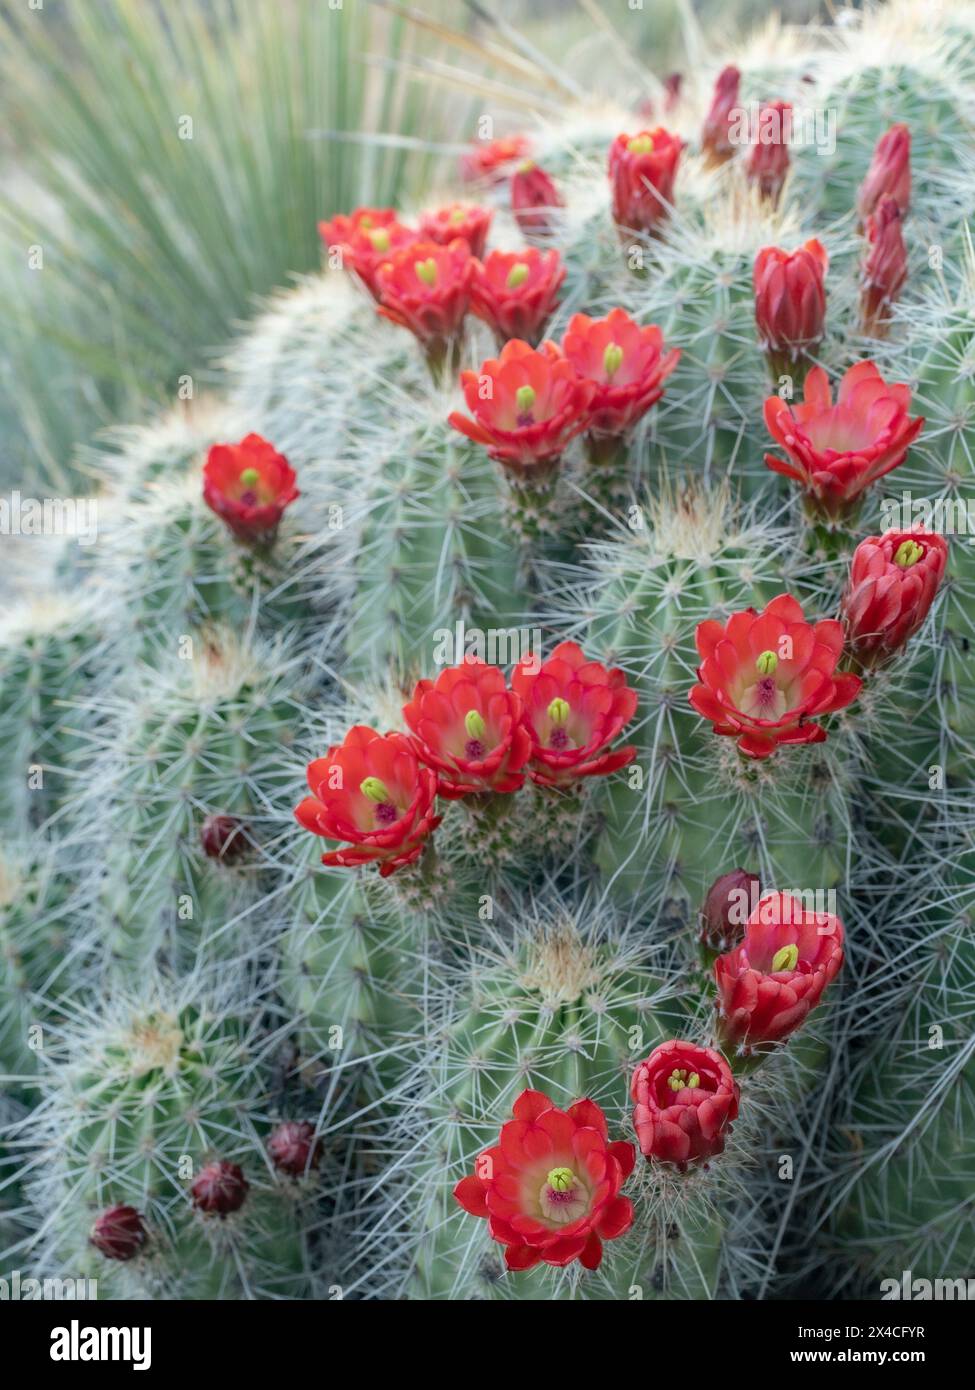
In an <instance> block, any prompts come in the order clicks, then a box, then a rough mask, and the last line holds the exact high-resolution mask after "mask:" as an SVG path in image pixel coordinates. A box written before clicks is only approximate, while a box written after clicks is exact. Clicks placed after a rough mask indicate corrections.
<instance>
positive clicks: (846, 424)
mask: <svg viewBox="0 0 975 1390" xmlns="http://www.w3.org/2000/svg"><path fill="white" fill-rule="evenodd" d="M910 404H911V392H910V388H909V387H907V386H888V385H887V383H886V382H885V381H884V379H883V377H882V376H881V375H880V372H879V371H878V370H877V367H876V365H875V364H874V363H873V362H858V363H857V364H856V366H854V367H851V368H850V369H849V371H848V372H847V373H846V375H845V376H844V377H843V380H842V381H841V382H840V389H839V394H838V396H837V400H836V404H835V405H834V404H833V399H832V393H831V392H830V387H829V379H828V377H827V376H826V373H825V372H824V371H823V369H822V367H814V368H813V370H812V371H811V372H810V373H809V375H808V376H807V377H806V383H805V389H804V399H803V403H802V404H801V405H790V404H789V403H788V402H787V401H784V400H782V399H781V398H780V397H779V396H769V398H768V399H767V400H766V402H765V424H766V426H767V427H768V431H769V433H770V434H771V435H772V436H773V438H774V439H775V441H776V442H777V443H778V444H779V445H781V447H782V449H783V451H784V452H785V454H786V455H787V459H788V461H786V460H785V459H781V458H779V457H778V456H777V455H775V454H766V455H765V462H766V464H767V465H768V467H769V468H771V469H772V471H773V473H782V474H784V475H785V477H787V478H792V479H793V480H794V481H795V482H797V483H799V484H800V485H801V486H802V487H803V488H804V489H805V492H806V496H807V499H808V501H809V505H810V506H811V507H813V508H815V509H816V510H818V511H821V512H822V513H823V514H824V515H826V516H827V517H834V518H835V517H840V516H843V515H844V514H845V513H846V512H848V511H849V510H850V509H851V508H852V507H853V506H854V505H855V504H856V503H857V501H858V499H859V498H860V496H861V494H862V493H863V492H864V491H865V489H866V488H868V487H869V486H870V484H871V483H875V482H876V481H877V479H878V478H882V477H883V476H884V474H885V473H889V472H890V471H891V469H894V468H897V467H899V466H900V464H902V463H903V462H904V459H905V458H906V457H907V451H908V449H909V447H910V446H911V444H912V443H913V442H914V440H915V439H916V438H917V436H918V434H919V433H920V431H921V428H922V427H923V425H924V420H923V418H922V417H921V416H917V417H915V418H914V419H911V417H910V416H909V415H908V413H907V412H908V410H909V409H910Z"/></svg>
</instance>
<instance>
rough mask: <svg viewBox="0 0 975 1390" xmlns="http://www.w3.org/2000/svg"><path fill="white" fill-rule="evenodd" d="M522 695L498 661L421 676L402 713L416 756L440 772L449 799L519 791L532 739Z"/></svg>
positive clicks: (443, 791) (467, 664) (467, 663)
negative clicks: (512, 687)
mask: <svg viewBox="0 0 975 1390" xmlns="http://www.w3.org/2000/svg"><path fill="white" fill-rule="evenodd" d="M521 712H522V706H521V697H520V696H519V695H516V694H515V693H514V691H512V690H509V689H508V688H507V686H506V684H505V679H504V673H503V672H502V671H500V670H499V669H498V668H497V666H486V665H485V664H484V662H483V661H475V660H468V661H465V662H463V663H462V664H461V665H460V666H451V667H450V668H449V669H448V670H446V671H441V673H440V675H439V676H438V677H437V679H436V680H435V681H429V680H421V681H419V682H418V683H417V686H416V689H415V690H414V692H413V698H412V700H411V701H410V703H409V704H408V705H404V706H403V718H404V719H405V720H406V723H407V724H408V725H409V727H410V728H411V729H412V731H413V734H414V738H413V747H414V748H415V750H416V754H417V757H418V758H419V759H420V760H421V762H423V763H425V764H426V765H427V767H431V768H433V770H434V771H435V772H436V773H437V774H438V775H439V778H440V795H441V796H445V797H447V798H448V799H449V800H456V798H458V797H461V796H469V795H470V794H471V793H472V792H516V791H517V790H518V788H519V787H520V786H521V785H522V784H523V783H524V780H525V774H524V773H523V772H522V771H521V769H522V768H523V767H524V766H525V763H527V761H528V758H529V756H530V754H531V739H530V738H529V736H528V733H527V731H526V730H525V729H523V728H522V727H521V722H520V721H521Z"/></svg>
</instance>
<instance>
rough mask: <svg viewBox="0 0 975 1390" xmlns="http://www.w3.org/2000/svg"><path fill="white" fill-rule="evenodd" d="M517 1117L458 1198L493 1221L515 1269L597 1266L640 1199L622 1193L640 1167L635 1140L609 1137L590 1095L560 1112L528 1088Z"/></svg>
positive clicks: (493, 1230)
mask: <svg viewBox="0 0 975 1390" xmlns="http://www.w3.org/2000/svg"><path fill="white" fill-rule="evenodd" d="M512 1114H513V1115H514V1119H513V1120H509V1121H508V1123H507V1124H505V1125H502V1127H501V1133H500V1136H499V1138H498V1143H497V1144H496V1145H495V1146H494V1147H493V1148H490V1149H486V1150H485V1151H484V1152H483V1153H482V1154H479V1155H478V1158H477V1161H476V1162H475V1164H474V1173H473V1175H472V1176H471V1177H468V1178H463V1179H462V1180H461V1181H460V1182H459V1183H458V1184H457V1186H456V1187H455V1188H454V1196H455V1197H456V1199H457V1201H458V1202H459V1203H460V1205H461V1206H462V1207H463V1208H464V1210H465V1211H468V1212H470V1213H471V1215H472V1216H482V1217H485V1218H486V1219H487V1222H488V1230H489V1231H490V1233H491V1236H492V1238H493V1239H494V1240H496V1241H499V1242H500V1243H501V1244H502V1245H503V1246H504V1247H505V1251H504V1258H505V1264H506V1265H507V1266H508V1268H509V1269H531V1268H532V1266H533V1265H537V1264H538V1263H539V1262H540V1261H544V1263H545V1264H548V1265H558V1266H562V1265H568V1264H571V1263H572V1261H573V1260H579V1262H580V1263H581V1264H582V1265H583V1266H584V1268H586V1269H598V1268H599V1265H600V1263H601V1261H602V1258H603V1241H604V1240H615V1239H616V1237H617V1236H622V1235H625V1234H626V1232H627V1231H628V1230H629V1229H630V1227H631V1226H632V1224H633V1203H632V1202H631V1201H630V1199H629V1198H628V1197H621V1196H620V1195H619V1190H620V1188H621V1187H622V1185H623V1183H624V1181H625V1180H626V1178H628V1177H629V1175H630V1173H631V1172H632V1171H633V1164H634V1161H635V1158H636V1155H635V1153H634V1150H633V1145H632V1144H627V1143H625V1142H622V1141H618V1142H616V1143H610V1142H609V1133H608V1130H607V1128H606V1116H605V1115H604V1114H603V1112H602V1110H600V1108H599V1106H598V1105H596V1103H595V1102H594V1101H591V1100H579V1101H576V1103H575V1105H570V1106H569V1108H568V1110H559V1109H558V1108H557V1106H555V1105H553V1104H552V1102H551V1101H550V1100H549V1098H548V1096H546V1095H543V1094H542V1092H541V1091H522V1093H521V1095H520V1096H519V1097H518V1099H517V1100H516V1101H515V1103H514V1106H513V1107H512Z"/></svg>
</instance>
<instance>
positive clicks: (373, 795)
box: [359, 777, 393, 805]
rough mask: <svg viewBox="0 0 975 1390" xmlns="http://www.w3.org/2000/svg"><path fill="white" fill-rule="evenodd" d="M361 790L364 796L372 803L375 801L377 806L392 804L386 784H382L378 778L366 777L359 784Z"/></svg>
mask: <svg viewBox="0 0 975 1390" xmlns="http://www.w3.org/2000/svg"><path fill="white" fill-rule="evenodd" d="M359 790H360V791H361V792H362V795H363V796H367V797H368V798H369V800H370V801H375V802H376V804H377V805H381V804H382V803H383V802H390V801H392V799H393V798H392V797H391V796H390V794H389V792H388V791H387V789H386V784H385V782H381V781H380V780H379V778H378V777H364V778H363V780H362V781H361V782H360V783H359Z"/></svg>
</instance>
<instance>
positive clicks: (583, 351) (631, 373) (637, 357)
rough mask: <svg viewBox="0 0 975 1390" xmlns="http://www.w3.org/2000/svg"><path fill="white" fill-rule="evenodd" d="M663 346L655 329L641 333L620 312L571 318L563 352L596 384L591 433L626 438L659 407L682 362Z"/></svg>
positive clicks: (649, 327)
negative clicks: (655, 407) (666, 384)
mask: <svg viewBox="0 0 975 1390" xmlns="http://www.w3.org/2000/svg"><path fill="white" fill-rule="evenodd" d="M663 346H664V344H663V334H662V333H661V332H660V329H659V328H658V327H657V325H656V324H653V323H651V324H648V325H647V326H646V327H645V328H641V327H640V325H639V324H637V323H634V321H633V320H632V319H631V318H630V317H629V315H628V314H627V313H626V312H625V311H624V310H623V309H611V310H610V312H609V314H608V315H607V316H606V318H604V319H591V318H588V317H587V316H586V315H585V314H575V315H573V317H572V318H571V319H570V320H569V326H568V328H567V329H566V330H565V337H564V338H563V339H562V351H563V352H564V353H565V355H566V357H567V358H568V359H569V361H570V362H571V363H572V365H573V367H575V369H576V371H577V372H578V373H579V375H580V376H581V377H584V378H585V379H586V380H587V381H592V382H594V383H595V386H596V392H595V395H594V396H593V398H592V402H591V403H590V406H589V416H590V419H589V429H590V432H591V433H593V434H604V435H621V434H625V433H626V431H627V430H629V429H631V428H632V427H633V426H634V425H635V424H636V422H637V421H638V420H639V419H640V418H641V417H642V416H643V415H645V414H646V413H647V411H648V410H649V409H650V407H651V406H652V405H655V404H656V402H657V401H659V399H660V397H661V396H662V395H663V383H664V381H665V380H666V378H667V377H668V376H670V373H671V372H672V371H673V370H674V368H675V367H676V366H677V363H678V360H679V358H680V349H679V348H674V349H672V350H671V351H670V352H667V353H665V352H664V350H663Z"/></svg>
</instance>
